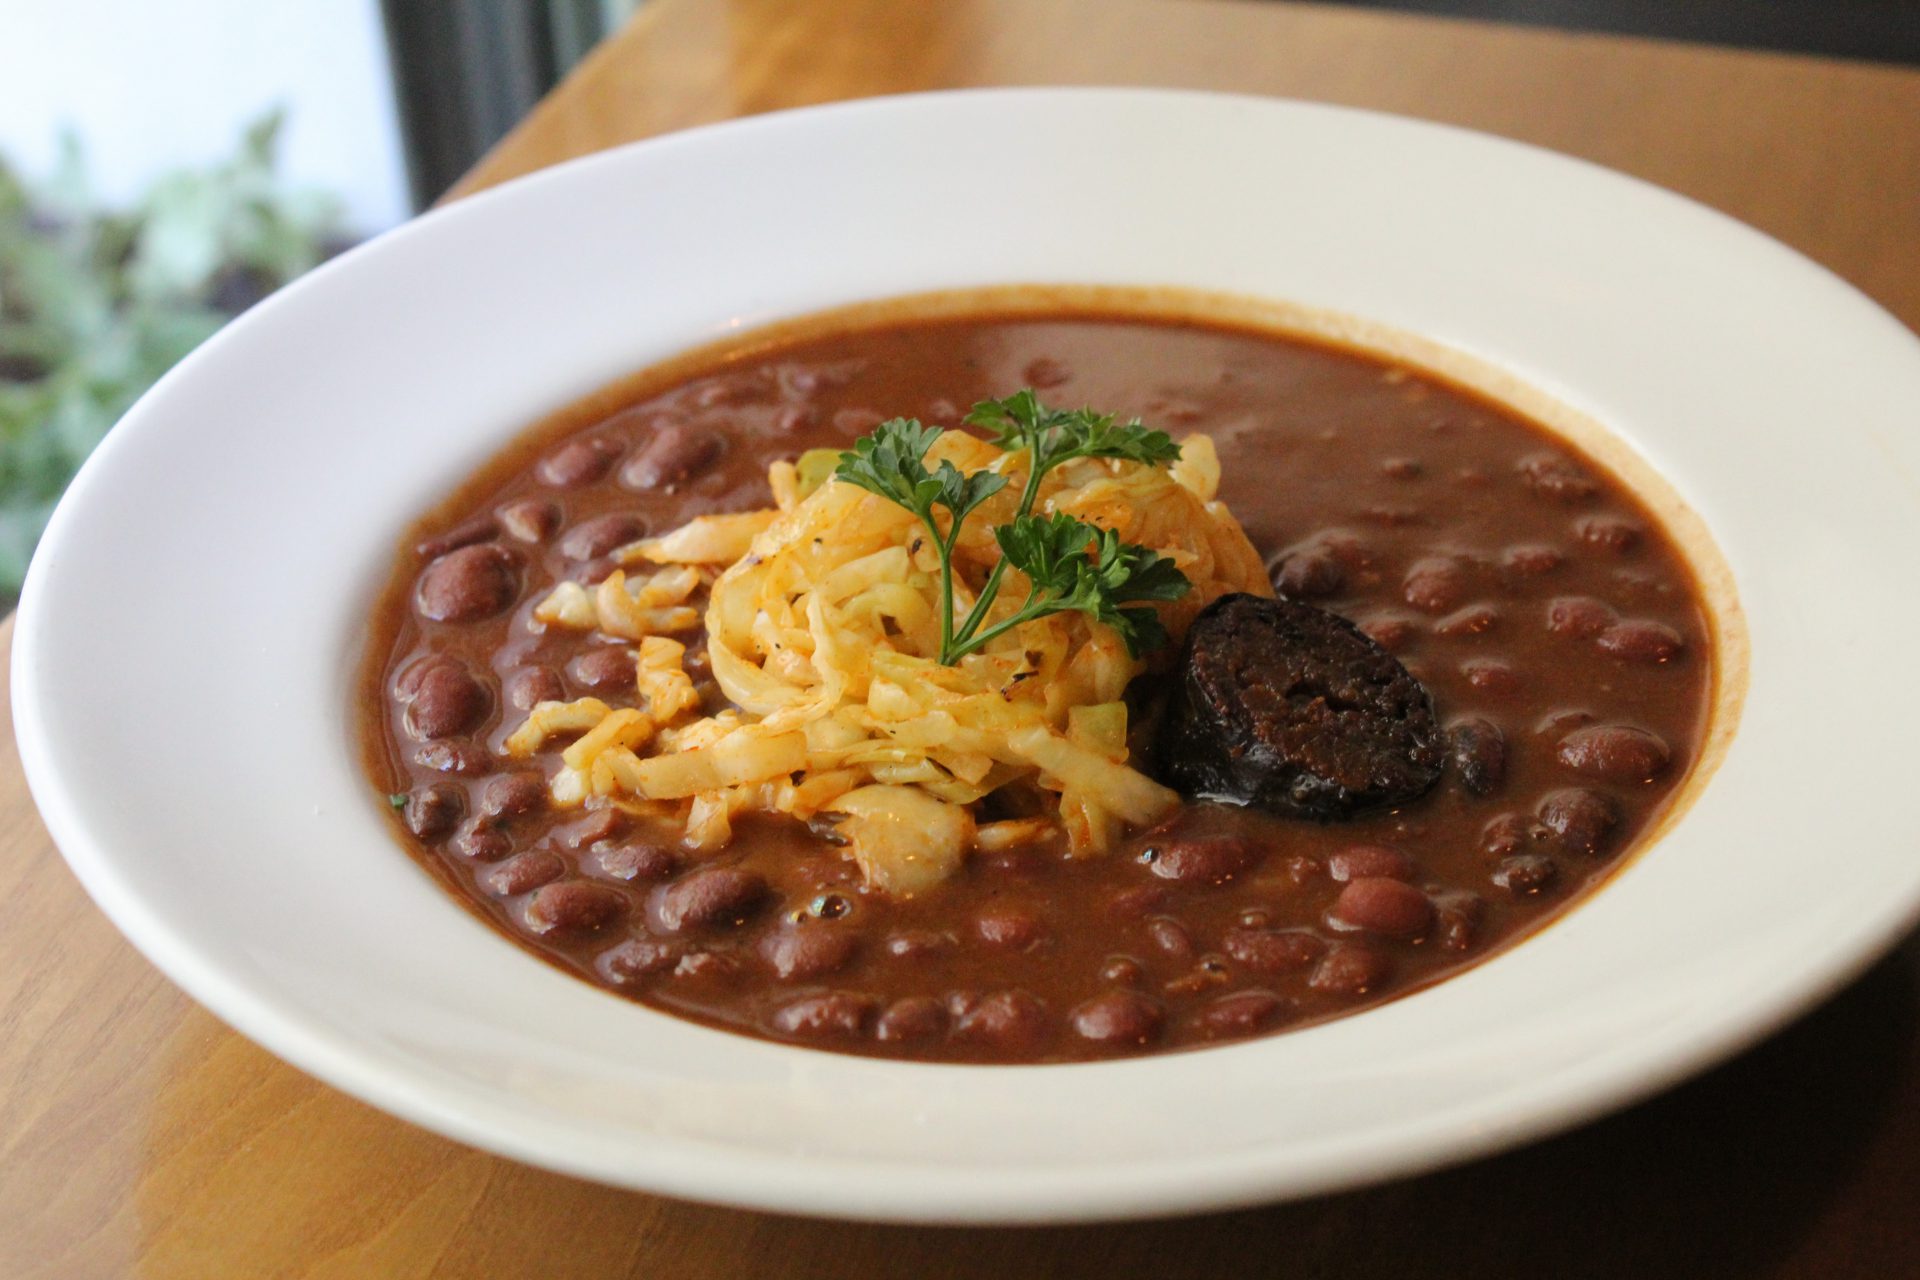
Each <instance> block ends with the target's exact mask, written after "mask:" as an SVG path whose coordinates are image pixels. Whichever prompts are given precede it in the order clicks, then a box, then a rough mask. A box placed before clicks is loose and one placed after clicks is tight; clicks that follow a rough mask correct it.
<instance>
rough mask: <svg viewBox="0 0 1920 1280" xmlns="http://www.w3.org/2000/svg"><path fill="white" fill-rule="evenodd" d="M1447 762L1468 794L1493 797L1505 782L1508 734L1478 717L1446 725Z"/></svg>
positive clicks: (1467, 717) (1464, 718)
mask: <svg viewBox="0 0 1920 1280" xmlns="http://www.w3.org/2000/svg"><path fill="white" fill-rule="evenodd" d="M1447 754H1448V762H1449V763H1450V764H1451V765H1452V766H1453V770H1454V774H1455V776H1457V777H1458V778H1459V779H1460V785H1461V786H1462V787H1465V788H1466V790H1467V792H1468V794H1470V795H1476V796H1486V795H1492V794H1493V793H1494V792H1495V791H1498V790H1499V789H1500V784H1501V783H1503V782H1505V781H1506V779H1507V735H1506V734H1504V733H1502V732H1501V731H1500V726H1498V725H1496V724H1494V723H1493V722H1492V721H1491V720H1487V719H1483V718H1482V717H1480V716H1466V717H1463V718H1462V719H1459V720H1456V721H1454V722H1453V723H1452V724H1450V725H1448V726H1447Z"/></svg>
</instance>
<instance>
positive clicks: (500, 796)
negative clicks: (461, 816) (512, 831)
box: [480, 769, 547, 818]
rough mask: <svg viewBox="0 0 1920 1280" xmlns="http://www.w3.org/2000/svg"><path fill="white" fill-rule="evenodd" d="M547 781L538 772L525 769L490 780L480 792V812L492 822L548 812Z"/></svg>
mask: <svg viewBox="0 0 1920 1280" xmlns="http://www.w3.org/2000/svg"><path fill="white" fill-rule="evenodd" d="M546 803H547V779H546V776H545V775H544V774H541V773H540V772H538V771H537V770H532V769H523V770H520V771H518V772H515V773H503V774H501V775H499V776H498V777H494V778H489V779H487V785H486V786H484V787H482V788H480V812H482V813H484V814H486V815H487V816H488V817H489V818H512V817H516V816H518V815H520V814H523V813H529V812H531V811H533V810H535V809H541V808H545V807H546Z"/></svg>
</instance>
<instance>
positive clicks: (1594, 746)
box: [1558, 724, 1673, 782]
mask: <svg viewBox="0 0 1920 1280" xmlns="http://www.w3.org/2000/svg"><path fill="white" fill-rule="evenodd" d="M1558 755H1559V759H1560V763H1561V764H1563V765H1565V766H1567V768H1569V769H1572V770H1574V771H1575V772H1576V773H1584V774H1586V775H1588V776H1589V777H1593V778H1599V779H1600V780H1602V781H1603V782H1646V781H1649V780H1650V779H1652V778H1653V776H1654V775H1655V774H1657V773H1659V772H1660V771H1661V770H1662V769H1665V768H1666V767H1667V763H1668V761H1669V760H1670V759H1671V758H1672V755H1673V753H1672V752H1671V751H1669V750H1668V749H1667V744H1666V743H1665V742H1664V741H1662V740H1661V738H1660V737H1659V735H1658V734H1653V733H1649V732H1647V731H1646V730H1645V729H1636V728H1633V727H1632V726H1630V725H1624V724H1596V725H1589V726H1587V727H1586V728H1584V729H1575V730H1574V731H1573V732H1572V733H1569V734H1568V735H1567V736H1566V737H1564V738H1562V739H1561V740H1560V749H1559V752H1558Z"/></svg>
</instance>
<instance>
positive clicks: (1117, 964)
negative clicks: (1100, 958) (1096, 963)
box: [1100, 956, 1147, 987]
mask: <svg viewBox="0 0 1920 1280" xmlns="http://www.w3.org/2000/svg"><path fill="white" fill-rule="evenodd" d="M1100 979H1101V981H1103V982H1111V983H1113V984H1114V985H1115V986H1122V987H1137V986H1139V985H1140V984H1141V983H1142V982H1145V981H1146V980H1147V970H1146V967H1145V966H1144V965H1142V964H1141V963H1140V962H1139V961H1138V960H1135V959H1134V958H1133V957H1132V956H1108V957H1107V961H1106V963H1105V964H1103V965H1101V966H1100Z"/></svg>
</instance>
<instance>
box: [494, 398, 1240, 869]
mask: <svg viewBox="0 0 1920 1280" xmlns="http://www.w3.org/2000/svg"><path fill="white" fill-rule="evenodd" d="M1026 459H1027V455H1026V454H1025V453H1024V452H1008V451H1005V450H1002V449H1000V448H998V447H996V446H995V445H993V444H990V443H988V442H986V441H984V440H981V439H979V438H977V437H974V436H971V435H968V434H966V433H964V432H960V431H948V432H946V433H944V434H943V435H941V437H940V438H939V440H938V441H937V442H936V443H935V444H934V445H933V447H932V449H931V450H930V451H929V453H928V456H927V462H928V464H929V465H930V466H934V465H938V463H939V462H940V461H942V460H946V461H951V462H952V463H953V464H954V466H955V467H957V468H959V469H960V470H961V471H963V472H974V471H978V470H992V471H994V472H997V473H1001V474H1005V475H1007V476H1008V478H1009V480H1010V481H1011V483H1010V484H1009V485H1008V486H1007V487H1006V488H1005V489H1004V490H1002V491H1001V493H1000V494H998V495H996V496H995V497H993V498H990V499H988V500H987V502H986V503H985V504H984V505H983V506H982V507H981V508H980V509H979V510H978V511H977V512H976V513H975V515H974V517H973V518H972V519H970V520H969V521H967V522H966V523H965V524H964V525H962V527H961V533H960V537H959V539H958V541H957V543H956V545H955V548H954V552H953V567H954V606H955V611H956V613H960V612H964V611H965V610H966V609H968V608H971V607H972V604H973V601H974V598H975V593H976V592H977V591H978V590H979V589H980V587H981V585H982V583H983V582H984V581H985V579H986V577H987V575H988V574H989V573H990V572H991V570H992V569H993V566H994V565H995V563H996V562H997V561H998V560H999V558H1000V553H999V548H998V546H997V545H996V544H995V542H994V540H993V536H992V529H993V526H994V525H996V524H998V523H1002V522H1004V521H1005V520H1007V519H1008V518H1009V517H1010V516H1011V514H1012V512H1013V506H1014V503H1015V501H1016V495H1017V493H1018V492H1019V490H1020V487H1021V485H1022V483H1023V482H1024V479H1025V475H1024V466H1025V462H1026ZM825 473H826V469H825V468H823V467H820V466H817V465H815V466H809V465H808V460H807V459H802V460H801V465H800V466H799V467H796V466H795V465H794V464H791V463H776V464H774V466H773V468H772V473H771V475H770V476H769V481H770V487H771V489H772V491H773V494H774V498H775V506H774V507H773V508H772V509H769V510H765V511H755V512H747V513H741V514H728V515H714V516H702V517H699V518H696V519H694V520H691V521H689V522H688V523H687V524H685V525H683V526H682V527H680V528H679V529H676V530H674V531H672V532H670V533H667V534H665V535H662V536H660V537H656V538H649V539H645V540H643V541H640V542H636V543H633V544H631V545H629V546H627V547H624V548H622V549H620V551H619V552H617V553H616V559H617V560H618V562H619V563H620V565H621V568H620V569H617V570H615V571H614V572H613V573H612V574H610V575H609V576H608V577H607V578H606V579H605V580H604V581H602V582H599V583H596V584H584V583H573V582H568V583H562V584H561V585H560V586H559V587H557V588H556V589H555V590H554V591H553V592H552V593H551V594H550V595H549V596H548V597H547V599H545V600H543V601H542V602H541V603H540V604H539V605H538V606H537V607H536V608H535V611H534V617H535V618H536V619H537V620H538V621H539V622H541V623H543V624H544V625H547V626H555V627H569V628H575V629H583V630H584V629H594V630H599V631H602V632H605V633H607V634H610V635H614V636H619V637H622V638H626V639H630V640H637V641H639V642H640V652H639V656H638V659H637V662H636V671H635V683H634V689H633V692H634V705H633V706H631V707H617V708H616V707H613V706H610V705H608V704H607V703H604V702H602V701H600V700H599V699H593V698H583V699H580V700H578V701H575V702H571V703H541V704H539V705H537V706H536V707H534V708H533V710H532V711H531V712H530V713H529V715H528V718H527V720H526V722H525V724H523V725H522V726H520V727H519V728H518V729H517V730H516V731H515V732H514V733H513V735H512V736H511V737H510V738H509V739H508V742H507V746H508V749H509V750H510V751H511V752H513V753H515V754H517V755H522V756H525V755H530V754H532V753H533V752H535V751H538V750H541V749H542V748H543V747H544V746H545V745H546V743H547V742H548V741H549V740H550V739H551V738H552V737H554V736H556V735H579V736H578V737H577V738H575V740H574V741H573V743H572V745H571V746H569V747H568V749H567V751H566V753H565V755H564V757H563V768H562V769H561V771H560V773H559V774H558V775H557V776H556V777H555V778H554V779H553V782H552V786H551V790H552V799H553V801H554V802H555V803H556V804H558V805H562V806H567V805H579V804H583V803H585V802H586V801H587V799H588V798H589V797H594V796H599V797H605V798H606V800H607V801H609V802H611V803H614V804H617V805H621V806H622V807H626V808H630V809H634V810H637V811H641V812H648V813H653V814H656V815H672V816H674V817H676V818H678V819H679V820H681V821H682V822H683V823H684V829H685V832H686V836H685V838H686V842H687V844H688V845H689V846H690V847H691V848H694V849H696V850H701V851H711V850H714V849H717V848H719V847H721V846H722V845H724V844H726V843H727V842H728V840H729V839H731V836H732V820H733V819H734V818H735V817H737V816H739V815H740V814H742V813H747V812H758V813H778V814H786V815H789V816H791V817H794V818H796V819H800V820H810V819H813V818H815V817H816V816H818V815H822V814H825V815H827V816H828V817H829V818H830V819H832V820H835V821H837V822H838V823H839V830H840V834H841V837H842V838H843V839H844V840H846V842H847V849H848V853H849V856H850V857H852V858H853V859H854V860H855V861H856V862H857V863H858V865H859V866H860V869H861V871H862V873H863V875H864V876H865V878H866V880H867V883H868V884H869V885H870V886H872V887H874V888H876V889H879V890H881V891H884V892H889V893H893V894H899V895H908V894H913V893H917V892H920V891H922V890H924V889H926V888H929V887H931V886H932V885H934V884H937V883H938V882H939V881H940V880H941V879H942V878H944V877H945V876H947V875H949V874H951V873H952V871H953V870H954V869H955V868H957V867H958V866H959V865H960V864H961V861H962V860H963V858H964V855H965V853H966V852H967V850H968V848H969V847H971V846H972V844H973V843H974V841H975V840H976V839H978V835H977V832H978V827H977V825H976V822H975V818H974V812H973V806H975V805H976V804H977V803H978V802H979V801H981V800H982V799H984V798H985V797H986V796H987V795H989V794H990V793H992V792H994V791H996V790H998V789H1000V788H1003V787H1006V786H1009V785H1010V784H1020V785H1022V786H1023V787H1026V788H1029V789H1036V788H1037V789H1038V791H1039V792H1040V793H1041V794H1042V795H1043V796H1045V797H1047V798H1048V799H1049V800H1050V801H1051V813H1049V814H1047V815H1045V816H1044V818H1043V821H1044V822H1045V823H1047V824H1048V826H1049V827H1050V828H1051V829H1054V830H1057V831H1059V832H1060V833H1061V834H1062V836H1063V838H1064V842H1065V844H1066V847H1067V850H1068V852H1069V853H1071V854H1073V855H1075V856H1082V855H1089V854H1096V853H1100V852H1103V851H1105V850H1106V849H1107V848H1108V847H1109V846H1110V845H1111V844H1112V843H1113V842H1114V841H1115V840H1116V839H1117V838H1118V837H1119V836H1120V835H1121V834H1122V833H1123V832H1124V831H1125V830H1126V829H1127V828H1128V827H1131V826H1138V825H1142V824H1146V823H1151V822H1154V821H1157V820H1159V819H1160V818H1162V817H1164V816H1166V815H1167V814H1168V813H1170V812H1171V811H1172V810H1173V809H1174V807H1175V806H1176V805H1177V804H1178V803H1179V797H1178V796H1177V795H1175V793H1174V792H1172V791H1170V790H1168V789H1167V788H1165V787H1163V786H1161V785H1160V784H1159V783H1157V782H1154V781H1153V780H1152V779H1150V778H1148V777H1147V776H1146V775H1145V774H1143V773H1141V772H1139V771H1138V770H1135V769H1134V768H1132V767H1131V766H1130V765H1129V763H1128V758H1127V729H1128V725H1127V704H1126V702H1125V701H1124V695H1125V692H1126V688H1127V685H1128V683H1129V682H1130V681H1131V680H1132V679H1133V678H1134V677H1135V676H1137V675H1139V674H1140V673H1141V672H1142V671H1143V670H1144V669H1145V668H1146V665H1147V661H1149V660H1151V659H1150V658H1149V659H1136V658H1133V657H1130V656H1129V655H1128V653H1127V649H1126V646H1125V645H1124V644H1123V643H1122V642H1121V640H1120V637H1119V636H1118V635H1116V634H1115V633H1114V632H1113V631H1112V629H1110V628H1109V627H1107V626H1105V625H1103V624H1102V623H1099V622H1097V621H1095V620H1093V619H1092V618H1091V617H1090V616H1089V615H1087V614H1084V613H1059V614H1053V615H1050V616H1047V617H1042V618H1038V619H1035V620H1032V621H1029V622H1027V623H1024V624H1022V625H1021V626H1019V627H1016V628H1014V629H1013V630H1010V631H1008V632H1006V633H1005V634H1003V635H1001V636H999V637H997V638H996V639H995V640H993V641H992V642H991V643H990V644H988V645H987V646H986V647H985V648H984V649H982V650H980V651H978V652H975V653H970V654H968V655H967V656H966V657H964V658H962V659H961V660H960V661H959V662H958V663H957V664H955V665H953V666H943V665H941V664H940V663H939V662H938V661H937V655H938V654H939V652H940V616H939V610H940V608H941V602H940V593H939V572H940V561H939V557H938V554H937V552H936V549H935V548H934V547H933V546H931V545H930V539H929V538H928V536H927V531H926V528H925V526H924V525H922V524H921V523H920V522H919V520H918V519H917V518H916V517H915V516H914V515H913V514H912V513H910V512H908V511H907V510H905V509H904V508H902V507H900V506H898V505H895V504H894V503H892V502H889V501H887V500H886V499H884V498H881V497H878V496H876V495H874V494H872V493H869V492H867V491H865V490H863V489H860V488H857V487H855V486H853V485H850V484H847V483H846V482H844V481H841V480H836V479H831V478H824V476H825ZM1219 474H1220V472H1219V463H1218V460H1217V459H1216V457H1215V455H1214V450H1213V444H1212V442H1211V441H1210V440H1209V439H1208V438H1207V437H1205V436H1198V435H1196V436H1190V437H1188V438H1187V439H1186V440H1184V441H1182V442H1181V456H1180V458H1179V459H1178V460H1177V461H1175V462H1174V463H1172V464H1171V465H1170V466H1167V467H1158V466H1151V465H1147V464H1143V463H1138V462H1131V461H1121V460H1114V459H1078V460H1075V461H1071V462H1068V463H1065V464H1063V465H1061V466H1059V467H1057V468H1056V469H1055V470H1053V471H1050V472H1048V473H1047V474H1046V475H1045V476H1043V478H1042V483H1041V489H1040V496H1039V501H1038V503H1037V504H1036V507H1035V510H1036V511H1037V512H1039V513H1041V514H1055V513H1063V514H1067V515H1072V516H1075V517H1077V518H1079V519H1081V520H1084V521H1086V522H1087V523H1089V524H1093V525H1097V526H1100V527H1102V528H1109V529H1113V530H1115V531H1117V532H1118V533H1119V534H1120V535H1121V536H1122V537H1123V538H1124V539H1125V540H1126V541H1129V542H1134V543H1138V544H1141V545H1143V546H1145V547H1148V548H1150V549H1152V550H1154V551H1158V552H1160V553H1161V554H1162V555H1165V556H1167V557H1168V558H1170V559H1171V560H1172V561H1173V562H1174V564H1175V566H1176V567H1178V568H1179V569H1180V570H1181V571H1182V572H1183V573H1184V574H1185V575H1186V577H1187V578H1188V580H1189V581H1190V582H1191V583H1192V590H1191V591H1190V592H1189V593H1188V594H1186V595H1185V596H1184V597H1183V598H1181V599H1179V600H1176V601H1171V602H1167V603H1163V604H1160V605H1158V606H1156V609H1157V612H1158V614H1159V616H1160V620H1161V622H1162V624H1163V625H1164V626H1165V627H1166V628H1167V630H1168V631H1169V633H1170V634H1171V635H1172V637H1173V639H1174V641H1175V643H1178V641H1179V639H1180V637H1181V636H1182V635H1183V634H1184V633H1185V630H1186V627H1187V625H1188V624H1189V623H1190V622H1191V621H1192V619H1193V617H1194V616H1195V615H1196V614H1197V613H1198V612H1199V611H1200V610H1201V609H1203V608H1205V607H1206V605H1207V604H1208V603H1210V602H1211V601H1213V600H1214V599H1216V598H1217V597H1219V596H1222V595H1225V594H1228V593H1231V592H1254V593H1257V594H1261V595H1270V594H1271V593H1272V588H1271V587H1270V586H1269V584H1268V581H1267V575H1266V572H1265V569H1264V566H1263V565H1262V564H1261V561H1260V557H1259V556H1258V555H1257V554H1256V553H1255V551H1254V549H1253V546H1252V544H1251V543H1249V542H1248V540H1247V537H1246V534H1245V533H1244V532H1243V531H1242V530H1241V528H1240V525H1239V522H1238V521H1236V520H1235V519H1234V517H1233V515H1232V513H1230V512H1229V511H1228V510H1227V509H1226V507H1225V506H1224V505H1222V504H1221V503H1220V502H1218V501H1217V500H1216V499H1215V496H1214V492H1215V488H1216V486H1217V484H1218V482H1219ZM1025 590H1026V583H1025V582H1024V581H1023V580H1021V576H1020V575H1019V574H1018V572H1009V573H1008V574H1007V575H1006V582H1005V587H1004V589H1003V590H1002V592H1001V594H1000V595H999V597H998V598H997V599H996V600H995V602H994V613H993V615H992V616H991V617H990V619H989V621H990V622H991V621H993V620H997V619H998V618H1001V617H1006V616H1009V615H1011V613H1012V612H1013V611H1014V610H1015V608H1016V607H1017V602H1018V601H1019V600H1020V599H1021V598H1022V597H1023V596H1024V594H1025ZM702 593H704V595H705V612H704V624H705V628H706V633H707V658H708V663H709V666H710V668H711V670H712V675H713V680H714V682H715V683H716V684H717V685H718V687H719V691H720V693H721V694H722V695H724V697H725V699H726V700H727V702H728V703H729V704H730V705H729V706H727V707H726V708H725V709H722V710H716V711H714V712H713V713H712V714H707V715H702V714H700V712H701V710H702V708H701V706H700V705H699V701H698V699H697V696H696V695H695V694H694V692H693V684H692V681H691V679H690V677H688V676H687V674H686V673H685V670H684V667H683V665H682V659H683V657H684V649H683V647H682V645H681V643H680V642H679V641H678V640H676V639H673V638H672V637H673V636H676V635H682V634H686V633H690V632H692V631H694V630H696V629H697V626H698V624H699V621H700V619H699V617H698V614H697V609H698V605H699V598H700V596H701V594H702ZM1170 653H1171V651H1170V650H1169V651H1168V656H1170ZM1154 656H1160V655H1154ZM1037 833H1038V832H1037V824H1035V823H1033V822H1032V820H1029V822H1028V825H1027V827H1026V828H1025V829H1024V834H1025V835H1026V836H1028V837H1031V836H1033V835H1035V834H1037ZM1000 834H1002V835H1004V834H1005V832H1004V830H1002V831H1001V832H1000Z"/></svg>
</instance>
